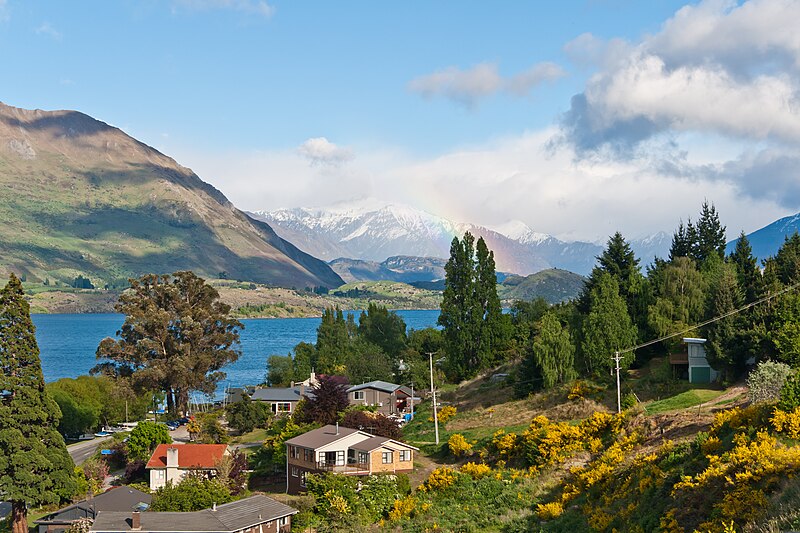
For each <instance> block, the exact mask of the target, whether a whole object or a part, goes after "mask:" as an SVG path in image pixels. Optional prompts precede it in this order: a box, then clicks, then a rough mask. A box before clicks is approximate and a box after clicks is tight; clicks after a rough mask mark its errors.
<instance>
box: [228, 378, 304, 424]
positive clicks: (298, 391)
mask: <svg viewBox="0 0 800 533" xmlns="http://www.w3.org/2000/svg"><path fill="white" fill-rule="evenodd" d="M317 383H319V381H318V380H317V376H316V375H315V374H314V373H313V372H312V373H311V376H309V378H308V379H307V380H305V381H300V382H297V383H295V382H292V386H291V387H242V388H233V389H229V391H228V397H227V402H228V403H234V402H238V401H241V400H242V397H243V395H245V394H247V396H249V397H250V399H251V400H253V401H258V402H265V403H268V404H270V408H271V409H272V412H273V413H274V414H275V415H276V416H278V415H286V414H291V413H293V412H294V410H295V408H296V407H297V404H298V403H299V402H300V400H302V399H303V398H307V397H309V396H311V395H313V392H312V389H313V387H314V386H315V385H316V384H317Z"/></svg>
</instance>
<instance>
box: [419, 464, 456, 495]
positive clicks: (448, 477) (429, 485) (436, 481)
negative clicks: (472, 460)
mask: <svg viewBox="0 0 800 533" xmlns="http://www.w3.org/2000/svg"><path fill="white" fill-rule="evenodd" d="M456 479H458V474H457V473H456V472H455V471H454V470H453V469H452V468H447V467H446V466H442V467H439V468H437V469H436V470H434V471H433V472H431V474H430V475H429V476H428V479H427V480H426V481H425V482H424V483H423V484H422V485H420V486H419V489H417V490H419V491H420V492H429V491H440V490H445V489H448V488H450V487H452V486H453V484H454V483H455V482H456Z"/></svg>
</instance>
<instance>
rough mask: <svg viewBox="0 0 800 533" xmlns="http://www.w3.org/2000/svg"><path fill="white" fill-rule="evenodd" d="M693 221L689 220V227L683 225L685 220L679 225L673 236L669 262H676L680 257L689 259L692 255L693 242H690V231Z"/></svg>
mask: <svg viewBox="0 0 800 533" xmlns="http://www.w3.org/2000/svg"><path fill="white" fill-rule="evenodd" d="M689 228H692V220H691V219H689V225H688V227H686V226H684V225H683V220H681V223H680V224H679V225H678V229H677V230H676V231H675V233H673V235H672V245H671V246H670V249H669V260H670V261H674V260H675V259H676V258H678V257H689V256H690V255H691V253H692V244H693V243H692V241H691V240H690V235H689V233H690V229H689Z"/></svg>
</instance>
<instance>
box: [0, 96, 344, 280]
mask: <svg viewBox="0 0 800 533" xmlns="http://www.w3.org/2000/svg"><path fill="white" fill-rule="evenodd" d="M0 183H1V184H2V186H3V187H2V191H0V206H1V207H0V220H2V221H3V222H4V224H3V226H4V228H0V268H2V269H3V270H7V271H15V272H18V273H20V274H22V275H26V276H30V277H32V278H38V279H42V280H44V279H48V280H50V279H52V280H53V281H55V282H61V283H65V284H67V283H69V282H70V281H71V279H72V278H73V277H75V276H76V275H79V274H83V275H85V276H89V277H91V278H92V279H93V280H94V281H95V282H106V283H109V282H111V283H112V284H114V283H120V284H122V283H123V282H124V279H126V278H127V277H136V276H139V275H141V274H144V273H148V272H153V271H155V272H158V273H165V272H173V271H176V270H184V269H191V270H195V271H196V272H198V274H200V275H204V276H206V277H217V275H218V274H226V275H228V276H231V277H237V278H239V279H246V280H249V281H256V282H263V283H269V284H274V285H280V286H295V285H297V286H327V287H334V286H338V285H340V284H341V283H342V280H341V278H339V276H338V275H336V274H335V273H334V272H333V271H332V270H331V269H330V268H329V267H328V266H327V265H326V264H325V263H324V262H322V261H320V260H318V259H316V258H314V257H312V256H310V255H309V254H307V253H305V252H302V251H300V250H299V249H298V248H297V247H295V246H294V245H293V244H291V243H290V242H287V241H285V240H284V239H282V238H280V237H279V236H278V235H277V234H276V233H275V232H274V230H273V229H272V228H271V227H270V226H269V225H268V224H266V223H264V222H263V221H262V222H258V221H253V220H251V219H250V218H249V217H247V216H246V215H245V214H244V213H243V212H241V211H239V210H238V209H236V207H235V206H234V205H233V204H232V203H231V202H230V201H229V200H228V199H227V198H226V197H225V196H224V194H223V193H222V192H221V191H219V190H218V189H216V188H215V187H213V186H212V185H210V184H208V183H206V182H204V181H203V180H202V179H200V177H199V176H197V174H195V173H194V172H192V171H191V170H190V169H188V168H186V167H183V166H181V165H179V164H178V163H177V162H176V161H175V160H174V159H172V158H170V157H168V156H166V155H165V154H163V153H161V152H159V151H158V150H156V149H155V148H152V147H150V146H148V145H146V144H145V143H143V142H141V141H138V140H136V139H134V138H133V137H131V136H129V135H127V134H126V133H125V132H123V131H122V130H120V129H119V128H115V127H113V126H111V125H109V124H107V123H105V122H102V121H100V120H97V119H94V118H92V117H90V116H89V115H86V114H84V113H81V112H78V111H69V110H60V111H43V110H40V109H38V110H26V109H21V108H16V107H12V106H8V105H6V104H3V103H0Z"/></svg>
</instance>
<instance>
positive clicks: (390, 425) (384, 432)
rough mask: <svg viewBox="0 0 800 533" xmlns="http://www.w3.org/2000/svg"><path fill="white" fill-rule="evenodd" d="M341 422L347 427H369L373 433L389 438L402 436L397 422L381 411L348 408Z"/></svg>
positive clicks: (396, 438) (398, 438) (397, 438)
mask: <svg viewBox="0 0 800 533" xmlns="http://www.w3.org/2000/svg"><path fill="white" fill-rule="evenodd" d="M341 424H342V425H343V426H344V427H348V428H358V429H365V430H366V429H369V432H370V433H372V434H373V435H379V436H381V437H389V438H390V439H395V440H400V439H401V437H402V433H401V431H400V425H399V424H398V422H397V421H396V420H394V419H392V418H389V417H388V416H386V415H384V414H382V413H372V412H370V411H365V410H362V409H348V410H347V411H345V412H344V414H343V416H342V420H341Z"/></svg>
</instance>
